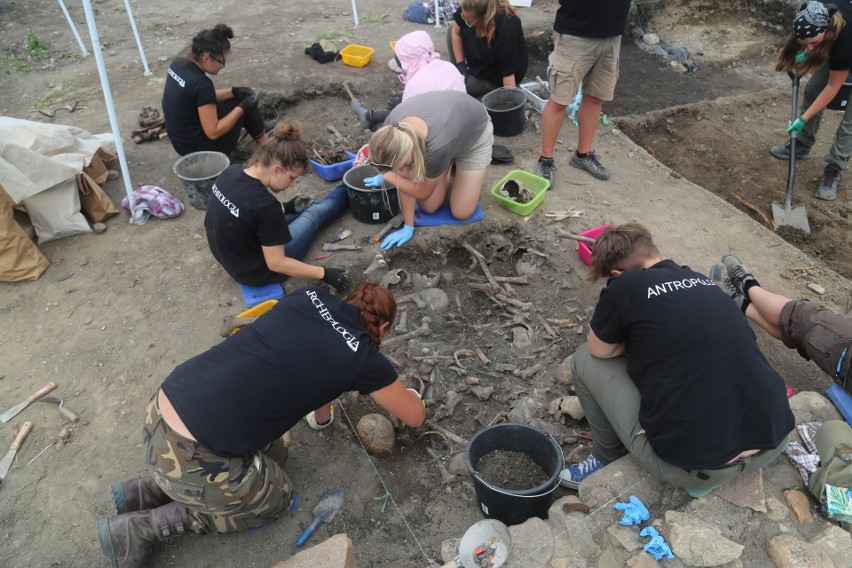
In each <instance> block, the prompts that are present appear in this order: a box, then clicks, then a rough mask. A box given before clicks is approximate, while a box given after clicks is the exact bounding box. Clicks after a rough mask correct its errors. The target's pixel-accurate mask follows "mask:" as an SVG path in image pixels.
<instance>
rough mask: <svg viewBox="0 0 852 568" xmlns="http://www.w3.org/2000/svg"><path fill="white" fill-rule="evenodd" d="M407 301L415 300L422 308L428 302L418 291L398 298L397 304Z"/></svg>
mask: <svg viewBox="0 0 852 568" xmlns="http://www.w3.org/2000/svg"><path fill="white" fill-rule="evenodd" d="M405 302H414V304H415V305H416V306H417V307H418V308H420V309H421V310H422V309H424V308H425V307H426V302H424V301H423V298H421V297H420V294H418V293H414V294H408V295H406V296H402V297H400V298H397V299H396V303H397V304H403V303H405Z"/></svg>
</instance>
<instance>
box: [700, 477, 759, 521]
mask: <svg viewBox="0 0 852 568" xmlns="http://www.w3.org/2000/svg"><path fill="white" fill-rule="evenodd" d="M713 494H714V495H716V496H717V497H721V498H722V499H724V500H725V501H727V502H729V503H733V504H734V505H736V506H738V507H748V508H749V509H751V510H753V511H759V512H761V513H765V512H766V496H765V495H764V493H763V470H762V469H757V470H753V471H750V472H748V473H746V474H744V475H741V476H739V477H738V478H736V479H734V480H733V481H731V482H730V483H726V484H725V485H722V486H721V487H719V488H717V489H716V490H715V491H714V492H713Z"/></svg>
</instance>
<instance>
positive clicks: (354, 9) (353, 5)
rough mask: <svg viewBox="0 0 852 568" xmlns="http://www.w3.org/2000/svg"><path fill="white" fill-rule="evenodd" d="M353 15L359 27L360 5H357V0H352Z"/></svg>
mask: <svg viewBox="0 0 852 568" xmlns="http://www.w3.org/2000/svg"><path fill="white" fill-rule="evenodd" d="M352 15H353V16H354V17H355V27H356V28H357V27H358V6H356V5H355V0H352Z"/></svg>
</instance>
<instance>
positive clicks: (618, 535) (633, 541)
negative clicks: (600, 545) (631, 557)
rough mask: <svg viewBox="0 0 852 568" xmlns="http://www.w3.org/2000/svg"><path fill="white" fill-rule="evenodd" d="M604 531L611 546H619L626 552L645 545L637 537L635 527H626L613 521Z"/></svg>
mask: <svg viewBox="0 0 852 568" xmlns="http://www.w3.org/2000/svg"><path fill="white" fill-rule="evenodd" d="M606 532H607V534H608V535H609V541H610V542H611V543H612V545H613V546H620V547H621V548H623V549H624V550H626V551H627V552H634V551H636V550H641V549H642V547H643V546H645V542H644V541H643V540H641V539H640V538H639V530H637V527H632V526H631V527H626V526H624V525H622V524H620V523H615V524H614V525H610V526H609V527H607V529H606Z"/></svg>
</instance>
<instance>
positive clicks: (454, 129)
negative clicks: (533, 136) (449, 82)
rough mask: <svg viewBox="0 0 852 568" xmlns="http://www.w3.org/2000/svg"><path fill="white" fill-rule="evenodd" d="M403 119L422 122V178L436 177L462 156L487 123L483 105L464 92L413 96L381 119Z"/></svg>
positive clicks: (387, 122) (443, 92)
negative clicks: (416, 118) (423, 128)
mask: <svg viewBox="0 0 852 568" xmlns="http://www.w3.org/2000/svg"><path fill="white" fill-rule="evenodd" d="M406 116H416V117H418V118H420V119H422V120H423V121H424V122H425V123H426V126H427V128H428V132H427V133H426V177H427V178H436V177H438V176H440V175H441V173H443V172H444V171H445V170H446V169H447V167H449V165H450V161H451V160H453V159H455V158H457V157H459V156H462V155H464V153H465V152H467V151H468V149H470V147H471V146H472V145H473V143H474V142H476V140H477V139H478V138H479V137H480V136H481V135H482V132H483V131H484V130H485V127H486V125H487V124H488V111H486V110H485V106H483V104H482V103H480V102H479V101H478V100H476V99H475V98H473V97H471V96H470V95H468V94H467V93H460V92H458V91H432V92H429V93H422V94H420V95H415V96H413V97H411V98H410V99H408V100H407V101H405V102H403V103H400V104H399V105H397V107H396V108H394V109H393V110H392V111H391V113H390V114H389V115H388V117H387V119H386V120H385V125H388V124H393V123H394V122H398V121H400V120H402V119H403V118H405V117H406Z"/></svg>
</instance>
